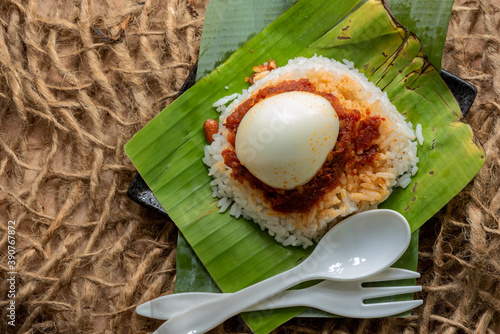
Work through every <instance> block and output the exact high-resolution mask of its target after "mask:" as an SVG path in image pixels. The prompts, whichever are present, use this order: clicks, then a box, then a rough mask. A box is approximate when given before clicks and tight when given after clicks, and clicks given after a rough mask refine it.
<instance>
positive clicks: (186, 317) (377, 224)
mask: <svg viewBox="0 0 500 334" xmlns="http://www.w3.org/2000/svg"><path fill="white" fill-rule="evenodd" d="M410 238H411V231H410V227H409V225H408V222H407V221H406V219H405V218H404V217H403V216H402V215H401V214H399V213H397V212H395V211H392V210H372V211H366V212H362V213H359V214H356V215H354V216H351V217H349V218H347V219H345V220H344V221H342V222H341V223H339V224H338V225H336V226H335V227H334V228H333V229H331V230H330V231H329V232H328V233H327V234H326V235H325V236H324V237H323V238H322V239H321V241H320V242H319V243H318V245H317V246H316V248H315V249H314V251H313V252H312V254H311V255H310V256H309V257H308V258H307V259H306V260H305V261H303V262H302V263H301V264H299V265H298V266H296V267H294V268H292V269H290V270H288V271H285V272H283V273H281V274H278V275H276V276H273V277H271V278H268V279H266V280H264V281H262V282H259V283H256V284H254V285H252V286H249V287H247V288H245V289H243V290H240V291H238V292H235V293H233V294H230V295H228V296H227V297H225V298H219V299H218V300H216V301H209V302H206V303H203V304H201V305H198V306H195V307H193V308H189V309H187V310H186V311H184V312H182V313H179V314H177V315H175V316H173V317H172V318H171V319H169V320H168V321H166V322H165V323H164V324H163V325H162V326H160V328H158V329H157V330H156V331H155V333H159V334H200V333H204V332H206V331H208V330H210V329H212V328H213V327H215V326H217V325H218V324H220V323H221V322H223V321H224V320H226V319H228V318H229V317H231V316H233V315H235V314H238V313H240V312H242V311H244V310H245V309H247V308H248V307H249V306H251V305H254V304H256V303H258V302H260V301H261V300H264V299H267V298H269V297H270V296H273V295H275V294H277V293H279V292H281V291H283V290H285V289H287V288H289V287H291V286H294V285H296V284H298V283H300V282H304V281H309V280H314V279H328V280H339V281H354V280H360V279H363V278H365V277H368V276H371V275H375V274H377V273H379V272H381V271H383V270H384V269H386V268H388V267H390V266H391V265H392V264H393V263H394V262H396V260H397V259H399V257H400V256H401V255H402V254H403V253H404V252H405V250H406V249H407V248H408V245H409V244H410Z"/></svg>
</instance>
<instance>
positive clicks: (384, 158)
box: [203, 56, 418, 248]
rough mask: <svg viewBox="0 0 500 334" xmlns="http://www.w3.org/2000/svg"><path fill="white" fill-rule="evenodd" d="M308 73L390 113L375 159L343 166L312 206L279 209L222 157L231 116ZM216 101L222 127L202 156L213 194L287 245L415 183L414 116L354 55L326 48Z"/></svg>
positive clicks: (363, 106) (323, 85) (322, 85)
mask: <svg viewBox="0 0 500 334" xmlns="http://www.w3.org/2000/svg"><path fill="white" fill-rule="evenodd" d="M305 78H306V79H309V81H310V82H311V83H313V84H314V85H315V86H316V90H317V91H318V92H326V93H333V94H334V95H335V96H336V97H337V98H338V99H339V101H340V103H341V104H342V105H343V107H344V108H348V109H357V110H359V111H360V112H361V114H362V115H363V114H364V115H367V113H368V112H369V115H371V116H380V117H382V118H384V121H383V122H381V125H380V127H379V132H380V137H379V138H378V139H377V142H376V144H377V145H378V150H379V154H378V156H377V159H376V161H375V162H374V163H373V164H370V165H364V166H363V167H362V168H358V169H355V170H349V171H344V172H343V174H342V176H341V178H340V184H339V185H338V186H337V187H336V188H334V189H332V190H331V191H329V192H328V193H326V194H325V195H323V196H322V197H321V198H320V200H319V201H318V202H317V203H316V204H315V205H313V206H312V207H311V209H310V210H309V211H308V212H304V213H297V212H293V213H287V214H284V213H280V212H277V211H275V210H273V209H272V208H271V205H270V203H269V202H268V201H266V199H265V198H264V196H263V194H262V192H261V191H260V190H259V189H254V188H252V187H251V186H250V184H249V182H247V181H246V180H245V181H244V182H243V183H242V182H240V181H238V180H236V179H234V178H233V177H232V176H231V168H229V167H228V166H226V164H225V163H224V158H223V157H222V151H223V150H224V149H226V148H230V147H232V146H231V144H230V143H229V142H228V140H227V134H228V130H227V129H226V128H225V127H224V121H225V119H226V118H227V117H228V116H229V115H230V114H231V113H232V112H233V111H234V110H235V108H236V107H237V106H238V105H240V104H241V103H242V102H243V101H245V100H246V99H248V98H249V97H251V96H252V94H254V93H256V92H258V91H259V90H260V89H262V88H264V87H267V86H270V85H271V86H272V85H276V84H277V83H279V82H282V81H285V80H299V79H305ZM231 100H232V102H231V103H230V104H229V105H228V106H227V107H226V104H227V103H228V102H229V101H231ZM214 107H216V108H217V110H218V111H220V112H221V115H220V119H219V132H218V133H217V134H216V135H214V142H213V143H212V144H210V145H207V146H206V147H205V157H204V158H203V162H204V163H205V164H206V165H207V166H208V167H209V175H210V176H212V177H213V180H212V182H211V183H210V184H211V186H212V190H213V196H214V197H217V198H220V200H219V201H218V206H219V208H220V211H221V212H223V211H226V210H227V209H229V213H230V214H231V215H233V216H234V217H236V218H239V217H243V218H245V219H247V220H253V221H254V222H255V223H257V224H259V225H260V227H261V228H262V229H263V230H264V229H267V231H268V232H269V234H270V235H271V236H274V238H275V239H276V240H277V241H278V242H280V243H282V244H283V245H285V246H289V245H291V246H303V247H304V248H306V247H308V246H311V245H312V244H313V242H314V241H318V240H319V239H320V238H321V236H323V235H324V234H325V233H326V232H327V231H328V230H329V229H330V228H331V227H332V226H333V225H335V224H336V223H338V222H339V221H340V220H342V219H343V218H344V217H346V216H348V215H350V214H352V213H355V212H361V211H365V210H369V209H373V208H376V207H377V205H378V204H380V203H381V202H383V201H384V200H385V199H387V197H389V195H390V194H391V191H392V189H393V188H394V187H396V186H400V187H403V188H404V187H406V186H408V184H409V183H410V177H411V176H412V175H414V174H415V173H416V172H417V167H416V164H417V162H418V157H417V143H416V140H415V133H414V131H413V128H412V125H411V123H408V122H406V121H405V119H404V117H403V116H402V115H401V114H400V113H399V112H398V111H397V110H396V108H395V107H394V106H393V105H392V104H391V102H390V101H389V99H388V97H387V94H386V93H385V92H382V91H381V90H380V89H379V88H378V87H376V86H375V85H374V84H373V83H371V82H369V81H368V80H367V79H366V77H365V76H364V75H363V74H361V73H359V72H358V70H356V69H355V68H354V67H353V64H352V63H350V62H348V61H344V63H340V62H337V61H335V60H330V59H328V58H324V57H321V56H314V57H312V58H295V59H292V60H290V61H289V62H288V64H287V65H285V66H283V67H278V68H277V69H274V70H272V71H270V72H269V73H267V75H264V76H263V75H259V78H258V80H256V81H255V82H254V84H253V85H252V86H251V87H249V88H248V89H247V90H244V91H243V92H242V93H241V94H233V95H231V96H229V97H227V98H223V99H221V100H219V101H217V102H216V103H215V104H214Z"/></svg>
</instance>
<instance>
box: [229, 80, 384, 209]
mask: <svg viewBox="0 0 500 334" xmlns="http://www.w3.org/2000/svg"><path fill="white" fill-rule="evenodd" d="M291 91H305V92H310V93H314V94H318V95H320V96H322V97H324V98H326V99H327V100H328V101H329V102H330V103H331V105H332V106H333V108H334V109H335V111H336V112H337V115H338V116H339V121H340V126H339V135H338V138H337V142H336V144H335V147H334V148H333V150H332V151H331V152H330V153H329V154H328V156H327V158H326V161H325V163H324V164H323V166H322V167H321V168H320V169H319V170H318V172H317V173H316V175H315V176H314V177H313V178H312V179H311V180H310V181H309V182H307V183H306V184H304V185H302V186H298V187H296V188H295V189H291V190H284V189H276V188H273V187H270V186H268V185H267V184H265V183H264V182H262V181H260V180H259V179H258V178H256V177H255V176H254V175H253V174H252V173H250V171H249V170H248V169H247V168H246V167H245V166H243V165H242V164H241V163H240V161H239V159H238V157H237V156H236V152H235V149H234V147H235V139H236V132H237V131H238V126H239V124H240V122H241V120H242V119H243V117H244V116H245V114H246V113H247V112H248V110H250V108H252V107H253V106H254V105H255V104H257V103H258V102H259V101H261V100H263V99H265V98H267V97H270V96H273V95H276V94H281V93H285V92H291ZM382 120H383V119H382V118H381V117H379V116H368V117H366V118H363V119H362V118H361V112H360V111H359V110H356V109H347V108H343V107H342V105H341V104H340V102H339V100H338V98H337V97H336V96H334V95H333V94H331V93H322V92H318V91H316V87H315V86H314V84H313V83H311V82H310V81H309V80H308V79H300V80H289V81H283V82H281V83H279V84H277V85H276V86H273V87H265V88H262V89H261V90H259V91H258V92H257V93H256V94H255V95H253V96H252V97H250V98H249V99H247V100H245V101H244V102H243V103H242V104H240V105H239V106H238V107H237V108H236V109H235V110H234V111H233V113H232V114H231V115H229V116H228V117H227V119H226V123H225V124H224V126H225V127H226V128H227V129H228V131H229V134H228V138H227V139H228V141H229V143H230V144H231V145H232V147H231V148H228V149H225V150H224V151H222V156H223V158H224V162H225V163H226V165H227V166H228V167H230V168H231V169H232V171H231V176H232V177H234V178H235V179H236V180H238V181H240V182H244V180H247V181H248V182H249V183H250V185H251V187H252V188H254V189H260V190H261V191H262V192H263V194H264V197H265V198H266V200H268V201H269V202H270V204H271V207H272V208H273V209H274V210H275V211H277V212H282V213H291V212H307V211H308V210H310V208H311V207H312V206H313V205H314V204H315V203H316V202H318V201H319V200H320V199H321V197H322V196H323V195H324V194H325V193H327V192H328V191H330V190H332V189H334V188H336V187H337V186H338V185H339V182H340V178H341V176H342V173H344V171H346V170H353V169H356V168H358V167H361V166H362V165H365V164H371V163H373V162H374V161H375V157H376V156H377V154H378V147H377V145H376V144H375V141H376V140H377V139H378V138H379V137H380V132H379V127H380V124H381V122H382Z"/></svg>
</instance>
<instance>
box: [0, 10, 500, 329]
mask: <svg viewBox="0 0 500 334" xmlns="http://www.w3.org/2000/svg"><path fill="white" fill-rule="evenodd" d="M206 4H207V1H206V0H200V1H197V0H191V1H190V0H163V1H159V0H150V1H145V2H138V1H135V0H134V1H126V0H100V1H97V0H73V1H64V0H38V1H36V0H33V1H25V0H1V1H0V296H1V297H0V314H1V318H0V332H1V333H5V332H6V333H150V332H152V331H154V330H155V329H156V328H157V327H158V326H159V325H160V324H161V321H155V320H151V319H146V318H143V317H140V316H137V315H136V314H135V313H134V308H135V307H136V306H137V305H138V304H140V303H143V302H145V301H147V300H150V299H153V298H155V297H157V296H159V295H163V294H169V293H171V292H172V291H173V286H174V283H175V278H176V276H175V274H176V273H175V258H176V237H177V229H176V227H175V226H174V225H173V224H172V223H170V222H168V221H166V220H165V219H164V218H162V217H160V216H159V215H156V214H154V213H152V212H150V211H148V210H146V209H144V208H142V207H141V206H139V205H137V204H135V203H134V202H132V201H131V200H130V199H129V198H128V197H127V194H126V192H127V188H128V186H129V184H130V182H131V180H132V179H133V177H134V175H135V173H136V171H135V168H134V167H133V165H132V164H131V162H130V160H129V159H128V158H127V157H126V156H125V154H124V151H123V145H124V144H125V143H126V142H127V141H128V140H129V139H130V138H131V136H132V135H133V134H134V133H136V132H137V131H138V130H139V129H141V128H142V127H143V126H144V125H145V124H146V123H147V122H148V121H149V120H151V119H152V118H153V117H154V116H155V115H156V114H157V113H158V112H159V111H161V110H162V109H163V108H164V107H165V106H166V105H168V104H169V103H171V102H172V101H173V99H174V98H175V96H176V94H177V92H178V90H179V89H180V87H181V86H182V83H183V82H184V80H185V78H186V77H187V75H188V73H189V70H190V69H191V68H192V66H193V65H194V63H195V62H196V60H197V57H198V48H199V40H200V35H201V31H202V26H203V16H204V11H205V8H206ZM499 30H500V2H499V1H498V0H488V1H478V0H456V1H455V5H454V7H453V12H452V17H451V22H450V27H449V32H448V38H447V44H446V47H445V52H444V59H443V68H445V69H447V70H448V71H450V72H452V73H454V74H456V75H458V76H460V77H461V78H464V79H466V80H468V81H469V82H471V83H472V84H473V85H475V86H476V87H477V88H478V90H479V93H478V96H477V99H476V101H475V103H474V105H473V107H472V109H471V110H470V113H469V115H468V116H467V118H466V120H465V121H466V122H468V123H470V124H471V126H472V128H473V129H474V131H475V133H476V135H477V137H478V139H479V140H480V141H481V142H482V143H483V145H484V147H485V150H486V164H485V166H484V168H483V169H482V170H481V171H480V172H479V174H478V175H477V176H476V177H475V178H474V180H473V181H472V182H471V183H470V184H469V185H468V186H467V187H466V188H465V189H464V190H463V191H462V192H461V193H460V194H459V195H458V196H456V197H455V198H454V199H453V200H452V201H451V202H450V203H449V204H448V205H447V206H446V207H445V208H443V209H442V210H441V211H440V212H439V213H438V214H436V215H435V216H434V217H433V218H432V219H431V220H430V221H429V222H427V223H426V224H425V225H424V227H423V228H422V229H421V232H420V246H419V268H418V270H419V272H420V273H421V274H422V277H421V279H419V280H418V283H419V284H420V285H422V286H423V292H422V293H419V294H417V297H419V298H423V299H424V305H423V306H421V307H419V308H417V309H415V310H414V312H413V314H412V316H410V317H407V318H391V319H375V320H353V319H304V318H296V319H293V320H291V321H289V322H288V323H286V324H284V325H282V326H280V327H279V328H278V329H276V330H275V331H274V333H325V334H326V333H357V334H362V333H405V334H410V333H446V334H452V333H491V334H493V333H500V283H499V282H500V218H499V216H500V190H499V188H500V175H499V174H500V152H499V149H500V122H499V120H500V98H499V96H500V56H499V54H500V49H499V45H500V33H499ZM464 163H466V161H464ZM9 221H15V228H16V230H15V240H16V244H15V250H16V254H15V261H16V263H15V271H16V272H17V274H16V284H15V293H16V298H15V303H16V304H15V305H16V312H15V327H12V326H10V325H9V324H8V323H7V322H8V321H9V318H8V315H9V311H8V309H7V307H8V306H9V303H10V299H9V298H7V295H8V293H9V291H10V289H11V284H10V283H9V282H10V281H8V280H7V278H9V277H10V276H9V275H10V274H8V272H11V271H12V270H11V268H9V266H8V251H7V250H8V240H9V238H8V235H9V234H8V233H9V232H8V225H9V224H8V222H9ZM212 332H213V333H246V332H248V329H247V328H246V327H245V326H244V325H243V324H242V323H241V322H240V321H239V318H238V317H234V318H231V319H230V320H228V321H226V322H225V323H224V324H222V325H220V326H218V327H217V328H216V329H214V330H213V331H212Z"/></svg>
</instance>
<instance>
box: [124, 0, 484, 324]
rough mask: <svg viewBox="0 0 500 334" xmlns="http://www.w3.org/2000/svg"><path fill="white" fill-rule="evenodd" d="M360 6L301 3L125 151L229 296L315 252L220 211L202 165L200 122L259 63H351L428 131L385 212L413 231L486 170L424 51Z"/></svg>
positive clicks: (275, 318)
mask: <svg viewBox="0 0 500 334" xmlns="http://www.w3.org/2000/svg"><path fill="white" fill-rule="evenodd" d="M357 5H358V1H331V0H322V1H317V0H301V1H299V2H297V3H296V4H295V5H294V6H292V7H291V8H290V9H289V10H287V11H286V12H285V13H284V14H283V15H281V16H280V17H278V18H277V19H276V20H275V21H273V22H272V23H271V24H270V25H269V26H268V27H267V28H265V29H264V30H263V31H262V32H260V33H259V34H257V35H256V36H255V37H254V38H252V39H251V40H249V41H248V42H247V43H246V44H245V45H244V46H243V47H241V48H240V49H238V50H237V51H236V52H235V53H233V54H232V55H231V56H229V58H228V59H227V60H226V61H225V62H224V63H222V64H221V65H220V66H218V67H217V68H216V69H215V70H214V71H213V72H211V73H210V74H208V75H207V76H205V77H204V78H203V79H201V80H199V81H198V82H197V84H196V85H195V86H193V87H192V88H191V89H190V90H188V91H187V92H186V93H184V94H183V95H182V96H181V97H180V98H179V99H177V100H176V101H175V102H174V103H172V104H171V105H170V106H169V107H168V108H166V109H165V110H164V111H162V112H161V113H160V114H159V115H158V116H157V117H156V118H155V119H154V120H152V121H151V122H150V123H149V124H148V125H147V126H146V127H144V128H143V129H142V130H141V131H139V132H138V133H137V134H136V135H135V136H134V138H132V139H131V141H129V142H128V143H127V145H126V147H125V151H126V153H127V154H128V156H129V157H130V159H131V160H132V162H133V163H134V165H135V166H136V168H137V169H138V171H139V173H140V174H141V176H142V177H143V178H144V180H145V181H146V183H147V184H148V186H149V187H150V188H151V189H152V191H153V193H154V195H155V196H156V198H157V199H158V201H159V202H160V203H161V204H162V206H163V207H164V208H165V209H166V211H167V212H168V214H169V215H170V217H171V219H172V220H173V221H174V222H175V223H176V225H177V226H178V227H179V229H180V231H181V232H182V233H183V235H184V236H185V238H186V240H187V241H188V242H189V244H190V245H191V247H192V248H193V249H194V251H195V252H196V254H197V256H198V257H199V258H200V259H201V261H202V262H203V264H204V265H205V267H206V268H207V270H208V271H209V273H210V275H211V276H212V277H213V278H214V280H215V281H216V282H217V285H218V286H219V287H220V288H221V289H222V290H223V291H225V292H231V291H236V290H239V289H241V288H243V287H245V286H248V285H250V284H253V283H255V282H257V281H260V280H262V279H265V278H267V277H270V276H273V275H275V274H276V273H278V272H281V271H284V270H286V269H289V268H291V267H293V266H295V265H296V264H297V263H298V262H299V261H301V260H303V259H304V258H305V257H306V256H307V255H308V254H309V253H310V251H311V249H308V250H303V249H298V248H293V247H282V246H281V245H279V244H277V243H276V242H275V241H274V239H272V238H271V237H270V236H269V235H268V234H267V232H265V231H261V230H260V228H258V226H257V225H256V224H253V223H252V222H247V221H245V220H243V219H234V218H233V217H231V216H229V215H228V214H220V213H218V208H217V199H214V198H212V196H211V189H210V185H209V182H210V177H208V176H207V168H206V167H205V166H204V165H203V163H202V162H201V158H202V156H203V146H204V145H205V139H204V136H203V131H202V124H203V122H204V120H205V119H207V118H216V117H217V114H216V112H215V111H214V109H213V108H212V107H211V105H212V103H213V102H214V101H216V100H218V99H219V98H221V97H223V96H226V95H229V94H232V93H234V92H240V91H241V90H242V89H243V88H245V87H246V84H245V82H244V78H245V77H246V76H249V75H250V74H251V72H252V69H251V67H252V66H253V65H254V64H260V63H262V62H264V61H267V60H268V59H269V58H273V59H275V60H276V61H277V63H278V65H284V64H285V63H286V62H287V60H288V59H290V58H294V57H297V56H311V55H313V54H320V55H323V56H327V57H331V58H334V59H337V60H342V59H344V58H345V59H349V60H350V61H353V62H354V64H355V66H356V67H357V68H358V69H360V71H362V72H363V73H365V75H366V76H367V77H368V78H369V79H370V80H372V81H373V82H375V83H376V84H377V85H378V86H379V87H380V88H382V89H383V90H385V91H386V92H387V94H388V96H389V98H390V99H391V101H392V102H393V103H394V104H395V105H396V107H397V108H398V110H399V111H400V112H402V113H403V114H404V115H405V116H406V117H407V119H408V120H410V121H411V122H412V123H413V124H417V123H420V124H422V125H423V133H424V137H425V138H426V140H425V142H424V145H423V146H420V147H419V158H420V163H419V172H418V173H417V175H415V177H414V178H413V182H412V184H411V185H410V186H409V187H407V188H406V189H404V190H398V191H395V192H394V193H393V194H392V195H391V197H390V198H389V199H388V200H387V201H386V202H385V203H384V205H383V206H384V207H387V208H391V209H394V210H397V211H399V212H401V213H402V214H403V215H404V216H405V217H406V218H407V219H408V221H409V223H410V225H411V228H412V231H416V230H417V229H418V228H419V227H420V226H421V225H422V224H423V223H424V222H425V221H426V220H427V219H428V218H430V217H431V216H432V215H434V214H435V213H436V212H437V211H438V210H439V209H440V208H441V207H442V206H444V205H445V204H446V203H447V202H448V201H449V200H450V199H451V198H452V197H453V196H454V195H456V194H457V193H458V192H459V191H460V190H461V189H462V188H463V187H464V186H465V185H466V184H467V183H468V182H469V181H470V180H471V179H472V177H473V176H474V175H475V174H476V173H477V172H478V171H479V169H480V167H481V166H482V164H483V163H484V151H483V150H482V148H481V147H480V145H479V144H478V143H477V141H476V140H475V139H474V136H473V134H472V131H471V129H470V127H469V126H468V125H466V124H464V123H462V122H461V121H460V109H459V107H458V105H457V103H456V101H455V100H454V98H453V96H452V94H451V93H450V91H449V90H448V88H447V86H446V85H445V83H444V82H443V81H442V80H441V78H440V76H439V73H438V72H437V70H436V69H435V68H434V67H433V66H432V65H431V64H430V63H429V61H428V60H427V58H426V56H425V55H424V54H423V52H422V51H421V46H420V42H419V41H418V39H417V38H416V37H415V36H414V35H413V34H411V33H409V32H407V31H406V30H405V29H403V28H402V27H401V26H399V25H398V24H397V23H396V22H395V21H394V19H393V18H392V16H391V15H390V14H389V12H388V11H387V9H386V8H385V7H384V6H383V4H382V3H381V2H379V1H367V2H366V3H364V4H363V5H362V6H360V7H357V8H356V6H357ZM355 8H356V10H354V11H352V10H353V9H355ZM351 11H352V12H351ZM350 12H351V13H350ZM349 13H350V14H349ZM347 14H349V15H348V16H347V17H345V16H346V15H347ZM339 37H340V38H339ZM226 87H227V89H226ZM414 235H416V234H415V233H414ZM301 311H303V308H292V309H285V310H275V311H269V312H252V313H250V314H246V315H245V320H246V322H247V323H248V324H249V326H250V327H251V328H252V330H254V332H256V333H265V332H269V331H270V330H272V329H273V328H275V327H276V326H278V325H279V324H281V323H282V322H284V321H286V320H288V319H289V318H291V317H293V316H294V315H296V314H298V313H300V312H301Z"/></svg>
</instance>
